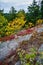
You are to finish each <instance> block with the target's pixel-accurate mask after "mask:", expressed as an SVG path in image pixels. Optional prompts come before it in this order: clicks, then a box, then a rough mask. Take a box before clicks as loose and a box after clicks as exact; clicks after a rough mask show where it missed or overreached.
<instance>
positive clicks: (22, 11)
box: [17, 9, 25, 19]
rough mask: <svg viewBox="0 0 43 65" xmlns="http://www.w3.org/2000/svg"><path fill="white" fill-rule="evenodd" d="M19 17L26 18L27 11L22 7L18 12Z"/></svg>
mask: <svg viewBox="0 0 43 65" xmlns="http://www.w3.org/2000/svg"><path fill="white" fill-rule="evenodd" d="M17 17H19V18H21V17H22V18H24V19H25V11H24V10H23V9H20V10H19V11H18V13H17Z"/></svg>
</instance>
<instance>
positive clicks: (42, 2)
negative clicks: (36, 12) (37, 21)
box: [41, 0, 43, 19]
mask: <svg viewBox="0 0 43 65" xmlns="http://www.w3.org/2000/svg"><path fill="white" fill-rule="evenodd" d="M41 18H42V19H43V0H42V1H41Z"/></svg>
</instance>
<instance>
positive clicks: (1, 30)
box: [0, 14, 8, 37]
mask: <svg viewBox="0 0 43 65" xmlns="http://www.w3.org/2000/svg"><path fill="white" fill-rule="evenodd" d="M7 24H8V21H7V19H5V17H4V16H2V15H1V14H0V37H2V36H5V32H6V31H5V28H6V26H7Z"/></svg>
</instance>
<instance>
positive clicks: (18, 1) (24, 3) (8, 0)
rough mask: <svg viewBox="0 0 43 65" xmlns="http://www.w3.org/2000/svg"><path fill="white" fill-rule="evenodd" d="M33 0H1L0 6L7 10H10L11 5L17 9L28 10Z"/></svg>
mask: <svg viewBox="0 0 43 65" xmlns="http://www.w3.org/2000/svg"><path fill="white" fill-rule="evenodd" d="M32 1H33V0H0V8H4V10H5V12H8V10H9V9H10V8H11V6H14V7H15V9H16V10H19V9H24V10H25V11H26V10H27V7H28V5H30V4H31V3H32Z"/></svg>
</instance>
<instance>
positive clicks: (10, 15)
mask: <svg viewBox="0 0 43 65" xmlns="http://www.w3.org/2000/svg"><path fill="white" fill-rule="evenodd" d="M15 17H16V10H15V8H14V7H13V6H12V7H11V10H10V11H9V19H10V20H13V19H15Z"/></svg>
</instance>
